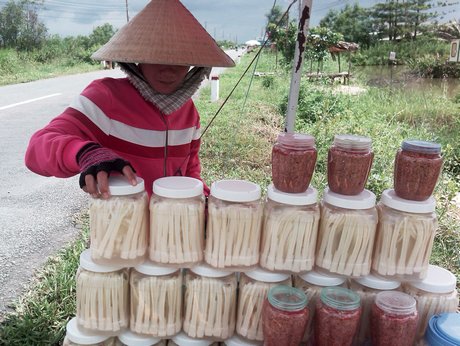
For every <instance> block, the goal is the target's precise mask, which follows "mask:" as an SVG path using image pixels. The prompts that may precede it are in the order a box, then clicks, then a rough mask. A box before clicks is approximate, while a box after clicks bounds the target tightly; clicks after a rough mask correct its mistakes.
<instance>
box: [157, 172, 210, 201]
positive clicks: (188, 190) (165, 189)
mask: <svg viewBox="0 0 460 346" xmlns="http://www.w3.org/2000/svg"><path fill="white" fill-rule="evenodd" d="M153 193H154V194H156V195H158V196H162V197H168V198H191V197H196V196H200V195H202V194H203V182H202V181H201V180H198V179H195V178H190V177H164V178H160V179H157V180H155V181H154V182H153Z"/></svg>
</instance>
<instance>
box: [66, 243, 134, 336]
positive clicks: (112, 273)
mask: <svg viewBox="0 0 460 346" xmlns="http://www.w3.org/2000/svg"><path fill="white" fill-rule="evenodd" d="M75 280H76V283H77V287H76V295H77V299H76V301H77V304H76V305H77V314H76V317H77V322H78V325H79V326H80V327H83V328H85V329H87V330H93V331H100V332H106V333H107V334H108V335H116V334H118V333H120V331H122V330H123V329H124V328H126V327H128V322H129V284H128V280H129V274H128V269H127V268H123V267H121V266H120V265H108V264H106V265H101V264H97V263H94V261H93V260H92V259H91V255H90V250H84V251H83V252H82V253H81V255H80V266H79V268H78V270H77V273H76V278H75Z"/></svg>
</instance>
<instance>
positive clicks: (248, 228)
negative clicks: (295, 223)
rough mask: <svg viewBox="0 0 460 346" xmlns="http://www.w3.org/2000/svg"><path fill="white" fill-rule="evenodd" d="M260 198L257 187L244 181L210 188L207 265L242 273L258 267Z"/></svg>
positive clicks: (219, 183) (232, 181)
mask: <svg viewBox="0 0 460 346" xmlns="http://www.w3.org/2000/svg"><path fill="white" fill-rule="evenodd" d="M260 197H261V191H260V186H259V185H257V184H254V183H251V182H248V181H244V180H220V181H217V182H214V183H213V184H212V185H211V194H210V196H209V200H208V220H207V228H206V248H205V261H206V262H207V263H208V264H209V265H211V266H212V267H214V268H220V269H233V270H241V271H242V270H243V269H244V270H246V269H248V268H250V267H253V266H255V265H257V264H258V263H259V248H260V234H261V230H262V217H263V204H262V203H261V200H260Z"/></svg>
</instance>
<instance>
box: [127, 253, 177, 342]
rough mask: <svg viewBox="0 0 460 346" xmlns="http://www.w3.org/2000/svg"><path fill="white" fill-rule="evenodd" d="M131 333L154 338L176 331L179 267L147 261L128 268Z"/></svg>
mask: <svg viewBox="0 0 460 346" xmlns="http://www.w3.org/2000/svg"><path fill="white" fill-rule="evenodd" d="M129 283H130V296H131V318H130V324H129V327H130V329H131V330H132V331H133V332H136V333H139V334H147V335H152V336H155V337H168V336H172V335H175V334H177V333H178V332H179V331H180V330H181V328H182V274H181V271H180V270H179V269H176V268H171V267H165V266H162V267H161V266H158V265H155V264H154V263H152V262H150V261H146V262H144V263H142V264H140V265H138V266H136V267H135V268H133V269H132V270H131V274H130V280H129Z"/></svg>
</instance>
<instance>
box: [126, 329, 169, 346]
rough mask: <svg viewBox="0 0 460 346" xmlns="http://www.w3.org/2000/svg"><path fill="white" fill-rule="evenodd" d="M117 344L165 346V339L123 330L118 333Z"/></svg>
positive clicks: (127, 345)
mask: <svg viewBox="0 0 460 346" xmlns="http://www.w3.org/2000/svg"><path fill="white" fill-rule="evenodd" d="M117 339H118V340H117V346H166V340H162V339H160V338H156V337H153V336H150V335H141V334H137V333H133V332H132V331H130V330H125V331H124V332H123V333H121V334H120V335H118V338H117Z"/></svg>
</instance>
